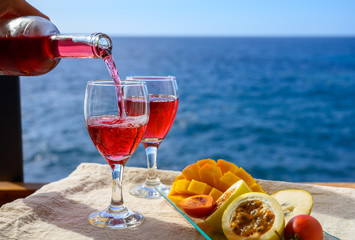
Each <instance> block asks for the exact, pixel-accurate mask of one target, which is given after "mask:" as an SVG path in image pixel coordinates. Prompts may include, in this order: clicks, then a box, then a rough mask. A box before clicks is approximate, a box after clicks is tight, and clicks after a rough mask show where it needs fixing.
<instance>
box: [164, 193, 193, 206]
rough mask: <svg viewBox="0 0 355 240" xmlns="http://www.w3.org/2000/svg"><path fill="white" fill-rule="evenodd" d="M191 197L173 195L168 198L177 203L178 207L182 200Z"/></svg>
mask: <svg viewBox="0 0 355 240" xmlns="http://www.w3.org/2000/svg"><path fill="white" fill-rule="evenodd" d="M190 196H191V195H183V194H182V195H171V196H168V198H169V199H170V200H171V201H172V202H173V203H175V205H176V206H179V203H180V202H181V200H184V199H185V198H188V197H190Z"/></svg>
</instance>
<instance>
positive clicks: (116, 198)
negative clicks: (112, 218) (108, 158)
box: [109, 164, 126, 212]
mask: <svg viewBox="0 0 355 240" xmlns="http://www.w3.org/2000/svg"><path fill="white" fill-rule="evenodd" d="M122 176H123V166H122V165H121V164H115V165H114V167H113V168H112V196H111V203H110V206H109V210H110V211H112V212H121V211H124V210H125V208H126V207H125V206H124V205H123V203H124V202H123V193H122Z"/></svg>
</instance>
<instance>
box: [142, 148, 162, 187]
mask: <svg viewBox="0 0 355 240" xmlns="http://www.w3.org/2000/svg"><path fill="white" fill-rule="evenodd" d="M145 152H146V154H147V165H148V170H147V179H146V181H148V182H150V183H152V184H153V185H154V182H159V179H158V177H157V152H158V148H157V147H156V146H148V147H146V148H145Z"/></svg>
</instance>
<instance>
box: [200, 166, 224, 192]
mask: <svg viewBox="0 0 355 240" xmlns="http://www.w3.org/2000/svg"><path fill="white" fill-rule="evenodd" d="M221 176H222V171H221V169H220V168H219V167H217V165H211V164H208V163H206V164H205V165H203V166H202V167H200V181H201V182H205V183H207V184H208V185H210V186H212V187H216V188H218V184H219V178H220V177H221Z"/></svg>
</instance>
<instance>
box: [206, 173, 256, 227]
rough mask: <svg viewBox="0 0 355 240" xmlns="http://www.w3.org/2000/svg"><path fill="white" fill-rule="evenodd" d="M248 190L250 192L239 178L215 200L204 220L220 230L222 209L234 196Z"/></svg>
mask: <svg viewBox="0 0 355 240" xmlns="http://www.w3.org/2000/svg"><path fill="white" fill-rule="evenodd" d="M248 192H251V190H250V188H249V187H248V185H247V184H246V183H245V182H244V181H243V180H239V181H238V182H236V183H235V184H233V185H232V186H231V187H230V188H228V190H227V191H225V192H224V193H223V194H222V196H220V197H219V198H218V200H217V201H216V202H215V204H214V207H213V209H212V211H211V214H210V215H209V216H208V218H206V220H205V222H206V223H207V224H208V225H210V226H212V227H214V228H215V229H217V230H222V221H221V220H222V216H223V213H224V210H225V209H226V208H227V207H228V205H229V204H230V203H232V201H233V200H234V199H235V198H237V197H238V196H240V195H242V194H244V193H248Z"/></svg>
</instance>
